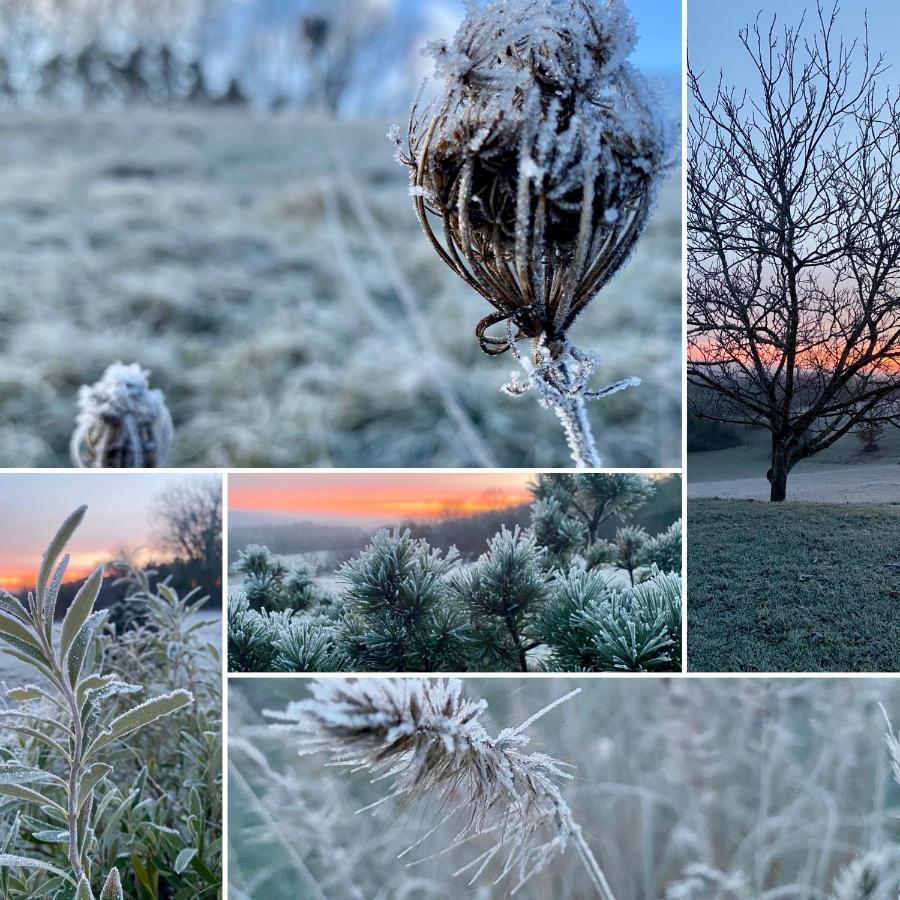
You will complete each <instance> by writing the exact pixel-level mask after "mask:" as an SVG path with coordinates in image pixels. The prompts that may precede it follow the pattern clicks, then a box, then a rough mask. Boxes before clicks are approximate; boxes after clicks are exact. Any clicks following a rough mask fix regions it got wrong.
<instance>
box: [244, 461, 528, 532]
mask: <svg viewBox="0 0 900 900" xmlns="http://www.w3.org/2000/svg"><path fill="white" fill-rule="evenodd" d="M533 480H534V476H533V474H532V473H531V472H502V473H434V474H430V473H429V474H422V473H405V474H403V473H401V474H395V473H377V474H373V473H358V474H357V473H314V474H292V475H283V474H271V475H232V476H231V478H230V480H229V502H228V506H229V509H230V510H232V511H244V512H258V513H282V514H289V515H295V516H308V517H316V518H330V519H344V520H352V519H368V520H372V519H419V520H434V519H439V518H447V517H450V518H453V517H459V516H466V515H472V514H474V513H479V512H485V511H488V510H492V509H506V508H509V507H513V506H519V505H521V504H523V503H528V502H530V501H531V499H532V495H531V492H530V490H529V485H530V484H531V483H532V482H533Z"/></svg>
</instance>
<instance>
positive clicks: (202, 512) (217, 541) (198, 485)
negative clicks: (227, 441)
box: [153, 476, 222, 584]
mask: <svg viewBox="0 0 900 900" xmlns="http://www.w3.org/2000/svg"><path fill="white" fill-rule="evenodd" d="M153 514H154V519H155V522H156V527H157V531H158V533H159V537H160V539H161V541H162V543H163V546H164V547H165V548H166V549H167V550H170V551H171V552H172V553H173V554H174V555H175V556H176V557H177V558H178V559H180V560H182V561H184V562H196V563H200V564H201V568H204V569H206V570H207V572H208V575H209V578H210V581H209V583H210V584H212V583H214V582H215V580H216V579H217V578H218V577H219V576H220V575H221V559H222V486H221V482H220V480H219V478H218V477H216V476H211V477H196V476H194V477H191V478H186V479H185V480H184V481H180V482H177V483H176V484H174V485H172V486H171V487H170V488H168V489H166V490H165V491H163V493H161V494H160V495H159V496H158V497H157V498H156V501H155V505H154V508H153Z"/></svg>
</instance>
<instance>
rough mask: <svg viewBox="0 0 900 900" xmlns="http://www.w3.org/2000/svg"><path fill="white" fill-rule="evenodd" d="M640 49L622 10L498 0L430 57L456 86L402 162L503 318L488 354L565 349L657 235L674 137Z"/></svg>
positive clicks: (459, 261) (481, 333)
mask: <svg viewBox="0 0 900 900" xmlns="http://www.w3.org/2000/svg"><path fill="white" fill-rule="evenodd" d="M635 41H636V35H635V27H634V22H633V20H632V19H631V16H630V15H629V13H628V11H627V10H626V9H625V7H624V5H623V3H622V2H621V0H574V2H572V0H547V2H541V3H537V2H534V0H491V2H488V3H487V4H485V5H484V6H477V5H475V4H472V5H470V7H469V12H468V15H467V17H466V19H465V21H464V22H463V24H462V25H461V26H460V29H459V30H458V32H457V33H456V35H455V37H454V38H453V40H452V41H451V42H450V43H441V44H435V45H432V46H431V48H430V50H431V53H432V55H433V56H434V57H435V60H436V68H437V71H438V73H439V74H440V75H442V76H443V77H444V90H443V93H442V95H441V96H440V97H439V98H438V99H437V100H436V101H435V102H434V103H433V104H432V105H430V106H429V107H428V108H427V109H426V110H424V111H423V112H421V113H420V112H419V110H418V109H417V107H415V106H414V107H413V112H412V115H411V118H410V123H409V130H408V135H407V144H406V148H405V149H404V148H401V149H400V151H399V154H398V157H399V159H400V160H401V161H402V162H403V163H405V164H406V165H407V166H408V167H409V169H410V171H411V182H412V194H413V196H414V200H415V205H416V209H417V212H418V215H419V219H420V222H421V224H422V227H423V229H424V230H425V233H426V235H428V237H429V239H430V240H431V242H432V244H433V245H434V247H435V249H436V250H437V252H438V253H439V254H440V256H441V258H442V259H443V260H444V261H445V262H446V263H447V264H448V265H449V266H450V267H451V268H452V269H453V270H454V271H456V272H457V273H458V274H459V275H460V276H461V277H462V278H463V279H464V280H465V281H466V282H467V283H468V284H469V285H470V286H471V287H472V288H474V289H475V290H476V291H478V293H479V294H481V296H483V297H484V298H485V299H486V300H487V301H488V302H489V303H490V304H491V305H492V306H493V307H494V308H495V310H496V312H494V313H492V314H491V315H489V316H486V317H485V318H484V319H482V320H481V322H480V323H479V324H478V327H477V329H476V336H477V337H478V339H479V342H480V344H481V346H482V349H483V350H485V352H487V353H489V354H498V353H503V352H504V351H505V350H507V349H510V347H511V344H512V342H513V341H514V340H517V339H519V338H531V339H539V338H542V339H543V341H544V344H545V346H546V347H547V348H548V349H549V350H550V352H551V354H553V355H556V356H558V355H560V354H562V353H564V352H565V351H566V350H567V349H568V348H567V346H566V343H565V334H566V331H567V329H568V328H569V327H570V326H571V325H572V323H573V322H574V321H575V319H576V317H577V316H578V314H579V313H580V312H581V311H582V310H583V309H584V308H585V307H586V306H587V304H588V303H589V302H590V301H591V299H593V297H594V296H596V294H597V292H598V291H599V290H600V289H601V288H602V287H603V286H604V285H605V284H606V283H607V282H608V281H609V280H610V278H612V276H613V275H615V273H616V272H617V271H618V270H619V269H620V268H621V266H622V265H623V263H624V262H625V261H626V259H627V258H628V256H629V254H630V253H631V251H632V250H633V248H634V246H635V243H636V242H637V240H638V238H639V237H640V236H641V234H642V233H643V231H644V228H645V227H646V224H647V221H648V218H649V214H650V211H651V209H652V206H653V202H654V199H655V196H656V193H657V189H658V187H659V185H660V183H661V181H662V177H663V175H664V174H665V173H666V172H667V171H668V170H669V168H670V158H671V147H672V144H673V139H672V132H671V127H670V125H669V124H668V122H667V121H666V118H665V116H664V115H663V110H662V104H661V102H660V101H658V100H657V99H656V98H655V97H654V96H653V95H652V92H651V91H650V90H649V88H648V86H647V84H646V82H645V80H644V79H643V77H642V76H641V75H640V74H639V73H638V72H636V71H635V70H634V69H633V67H632V66H631V65H630V64H629V63H628V62H627V61H626V58H627V56H628V55H629V54H630V52H631V50H632V49H633V47H634V44H635ZM398 143H399V139H398ZM429 215H431V216H437V217H438V218H439V219H440V222H441V229H440V230H441V233H442V237H443V240H440V239H439V238H438V237H437V235H436V234H435V231H434V230H433V228H432V220H431V219H430V218H429ZM504 321H506V322H508V323H509V330H508V334H507V336H506V337H495V336H490V335H488V333H487V329H488V328H489V327H490V326H492V325H495V324H499V323H501V322H504Z"/></svg>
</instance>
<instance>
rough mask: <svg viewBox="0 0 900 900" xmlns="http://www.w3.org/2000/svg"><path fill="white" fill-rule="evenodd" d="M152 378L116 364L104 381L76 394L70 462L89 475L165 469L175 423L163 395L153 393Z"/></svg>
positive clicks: (86, 387)
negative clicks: (96, 471) (92, 471)
mask: <svg viewBox="0 0 900 900" xmlns="http://www.w3.org/2000/svg"><path fill="white" fill-rule="evenodd" d="M148 375H149V373H148V372H146V371H144V370H143V369H141V367H140V366H139V365H137V364H136V363H134V364H132V365H124V364H123V363H120V362H117V363H113V364H112V365H111V366H109V368H108V369H107V370H106V371H105V372H104V373H103V377H102V378H101V379H100V380H99V381H98V382H97V383H96V384H92V385H83V386H82V387H81V389H80V390H79V392H78V410H79V411H78V420H77V424H76V427H75V432H74V434H73V435H72V442H71V452H72V460H73V461H74V463H75V464H76V465H77V466H79V467H80V468H85V469H142V468H148V469H152V468H160V467H162V466H165V464H166V461H167V459H168V455H169V448H170V447H171V444H172V433H173V426H172V417H171V415H170V414H169V410H168V408H167V407H166V401H165V397H164V396H163V394H162V391H159V390H151V389H150V383H149V381H148Z"/></svg>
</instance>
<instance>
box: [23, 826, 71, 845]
mask: <svg viewBox="0 0 900 900" xmlns="http://www.w3.org/2000/svg"><path fill="white" fill-rule="evenodd" d="M32 837H33V838H35V840H38V841H43V842H44V843H46V844H68V843H69V832H68V831H66V830H64V829H62V828H50V829H47V830H45V831H35V832H34V833H33V834H32Z"/></svg>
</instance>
